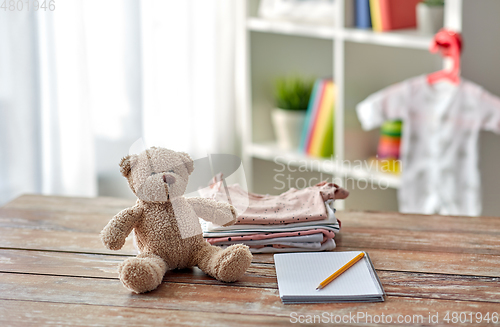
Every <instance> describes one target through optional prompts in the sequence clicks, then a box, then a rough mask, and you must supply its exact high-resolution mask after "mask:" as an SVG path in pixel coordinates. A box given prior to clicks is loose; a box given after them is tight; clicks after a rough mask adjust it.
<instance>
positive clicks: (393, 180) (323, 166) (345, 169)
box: [247, 142, 401, 188]
mask: <svg viewBox="0 0 500 327" xmlns="http://www.w3.org/2000/svg"><path fill="white" fill-rule="evenodd" d="M247 152H248V154H249V155H250V156H252V157H254V158H258V159H262V160H268V161H273V162H279V163H283V164H287V165H290V166H294V167H299V166H306V167H307V169H308V170H313V171H317V172H322V173H325V174H332V175H336V176H339V177H342V178H352V179H354V180H365V181H368V182H370V183H376V184H378V185H379V186H380V187H381V188H387V187H390V188H399V186H400V184H401V181H400V178H399V176H397V175H394V174H388V173H382V172H378V171H370V170H368V169H362V168H359V167H349V165H347V164H344V165H341V163H340V162H338V161H336V160H329V159H324V158H316V157H311V156H308V155H306V154H303V153H300V152H298V151H287V150H283V149H280V148H279V147H278V146H277V145H276V144H275V143H273V142H270V143H253V144H251V145H249V146H248V147H247Z"/></svg>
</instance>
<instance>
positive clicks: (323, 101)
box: [300, 79, 335, 157]
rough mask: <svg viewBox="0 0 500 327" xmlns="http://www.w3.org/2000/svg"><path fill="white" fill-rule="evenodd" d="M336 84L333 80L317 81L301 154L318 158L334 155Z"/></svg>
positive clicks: (302, 140) (309, 107)
mask: <svg viewBox="0 0 500 327" xmlns="http://www.w3.org/2000/svg"><path fill="white" fill-rule="evenodd" d="M334 103H335V84H334V83H333V81H332V80H331V79H320V80H317V81H316V83H315V85H314V88H313V92H312V94H311V98H310V100H309V106H308V109H307V114H306V120H305V124H304V127H303V131H302V139H301V145H300V150H301V152H304V153H307V154H310V155H312V156H316V157H329V156H331V155H332V154H333V122H334Z"/></svg>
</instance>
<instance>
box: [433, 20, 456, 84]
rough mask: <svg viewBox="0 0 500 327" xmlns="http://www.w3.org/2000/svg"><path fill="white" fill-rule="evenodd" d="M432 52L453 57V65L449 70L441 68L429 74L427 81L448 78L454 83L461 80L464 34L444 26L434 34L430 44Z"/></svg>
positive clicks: (434, 81)
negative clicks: (461, 54) (461, 55)
mask: <svg viewBox="0 0 500 327" xmlns="http://www.w3.org/2000/svg"><path fill="white" fill-rule="evenodd" d="M429 50H430V52H432V53H436V52H438V51H439V52H440V53H441V56H443V57H445V58H447V57H448V58H451V60H452V63H453V64H452V67H451V69H449V70H445V69H443V70H440V71H437V72H435V73H432V74H429V75H427V82H428V83H429V84H434V83H436V82H438V81H440V80H443V79H447V80H449V81H450V82H451V83H453V84H458V83H459V82H460V53H461V52H462V36H461V35H460V33H457V32H455V31H452V30H449V29H446V28H442V29H441V30H439V32H437V34H436V35H434V38H433V39H432V43H431V46H430V49H429Z"/></svg>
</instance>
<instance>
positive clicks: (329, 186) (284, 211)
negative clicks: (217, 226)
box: [204, 176, 349, 225]
mask: <svg viewBox="0 0 500 327" xmlns="http://www.w3.org/2000/svg"><path fill="white" fill-rule="evenodd" d="M219 177H220V176H219ZM227 189H228V191H229V194H230V197H231V203H232V204H233V205H234V206H235V208H236V211H237V212H238V222H237V224H240V225H241V224H252V225H277V224H292V223H299V222H308V221H316V220H324V219H327V218H328V213H327V209H326V207H325V201H327V200H330V199H331V200H335V199H345V198H346V197H347V196H348V195H349V192H348V191H347V190H345V189H343V188H341V187H339V186H338V185H336V184H334V183H327V182H322V183H319V184H317V185H315V186H311V187H307V188H304V189H302V190H297V189H295V188H291V189H290V190H288V191H287V192H285V193H282V194H280V195H260V194H255V193H250V192H247V191H245V190H243V189H242V188H241V187H240V186H239V185H238V184H234V185H230V186H228V187H227ZM204 196H205V197H210V198H213V199H215V200H217V201H225V202H227V195H226V190H225V188H224V187H223V186H222V182H221V181H220V179H219V181H216V182H215V183H213V184H212V185H211V186H210V191H208V192H207V193H205V194H204Z"/></svg>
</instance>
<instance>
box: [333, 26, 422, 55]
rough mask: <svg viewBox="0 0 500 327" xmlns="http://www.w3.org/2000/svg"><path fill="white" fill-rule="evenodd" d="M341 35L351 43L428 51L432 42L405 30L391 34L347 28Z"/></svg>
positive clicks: (413, 31) (410, 30) (417, 33)
mask: <svg viewBox="0 0 500 327" xmlns="http://www.w3.org/2000/svg"><path fill="white" fill-rule="evenodd" d="M340 34H341V37H343V38H344V40H346V41H350V42H357V43H367V44H377V45H385V46H391V47H401V48H413V49H421V50H428V49H429V46H430V44H431V42H432V36H425V35H420V34H419V32H418V31H417V30H415V29H405V30H397V31H391V32H374V31H371V30H362V29H356V28H346V29H343V30H342V31H341V33H340Z"/></svg>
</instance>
